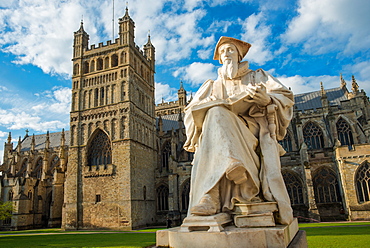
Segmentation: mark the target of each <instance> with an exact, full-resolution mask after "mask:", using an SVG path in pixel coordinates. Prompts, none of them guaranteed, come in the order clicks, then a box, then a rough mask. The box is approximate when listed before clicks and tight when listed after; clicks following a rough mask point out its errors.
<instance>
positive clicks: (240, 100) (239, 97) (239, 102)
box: [192, 91, 253, 127]
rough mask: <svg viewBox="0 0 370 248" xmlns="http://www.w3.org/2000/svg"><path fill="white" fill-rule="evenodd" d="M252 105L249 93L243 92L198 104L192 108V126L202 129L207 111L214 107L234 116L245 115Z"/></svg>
mask: <svg viewBox="0 0 370 248" xmlns="http://www.w3.org/2000/svg"><path fill="white" fill-rule="evenodd" d="M252 104H253V99H252V97H251V96H250V93H249V92H247V91H243V92H241V93H239V94H236V95H233V96H231V97H229V98H227V99H216V100H211V101H208V102H204V103H200V104H198V105H196V106H194V107H193V109H192V115H193V119H194V124H195V126H197V127H202V125H203V121H204V118H205V115H206V113H207V111H208V110H209V109H210V108H212V107H215V106H224V107H226V108H228V109H229V110H230V111H231V112H233V113H235V114H236V115H239V114H243V113H245V112H246V111H247V110H248V109H249V108H250V107H251V106H252Z"/></svg>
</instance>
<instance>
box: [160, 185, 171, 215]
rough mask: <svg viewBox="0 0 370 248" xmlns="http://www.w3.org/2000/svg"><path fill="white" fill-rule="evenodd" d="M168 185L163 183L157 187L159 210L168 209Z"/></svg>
mask: <svg viewBox="0 0 370 248" xmlns="http://www.w3.org/2000/svg"><path fill="white" fill-rule="evenodd" d="M168 195H169V191H168V187H167V186H165V185H161V186H159V187H158V188H157V211H166V210H168Z"/></svg>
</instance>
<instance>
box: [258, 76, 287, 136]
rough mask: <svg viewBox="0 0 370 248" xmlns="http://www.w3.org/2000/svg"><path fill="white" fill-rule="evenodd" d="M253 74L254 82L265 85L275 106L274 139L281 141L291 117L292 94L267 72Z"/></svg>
mask: <svg viewBox="0 0 370 248" xmlns="http://www.w3.org/2000/svg"><path fill="white" fill-rule="evenodd" d="M255 73H256V75H255V80H256V82H261V83H263V84H265V86H266V91H267V93H268V94H269V96H270V97H271V99H272V103H273V104H275V105H276V106H277V109H276V112H275V122H276V123H275V124H276V138H277V140H282V139H283V138H284V136H285V134H286V129H287V128H288V125H289V123H290V120H291V119H292V117H293V105H294V96H293V92H292V91H291V90H289V89H288V88H287V87H285V86H284V85H283V84H282V83H281V82H280V81H279V80H278V79H276V78H275V77H273V76H271V75H270V74H269V73H268V72H266V71H264V70H262V69H258V70H257V71H256V72H255Z"/></svg>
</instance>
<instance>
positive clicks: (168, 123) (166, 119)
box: [156, 113, 184, 132]
mask: <svg viewBox="0 0 370 248" xmlns="http://www.w3.org/2000/svg"><path fill="white" fill-rule="evenodd" d="M182 119H184V113H182ZM158 120H159V118H158V117H157V118H156V126H157V128H158ZM162 121H163V131H164V132H167V131H170V130H172V128H173V129H174V130H177V129H179V114H172V115H163V116H162Z"/></svg>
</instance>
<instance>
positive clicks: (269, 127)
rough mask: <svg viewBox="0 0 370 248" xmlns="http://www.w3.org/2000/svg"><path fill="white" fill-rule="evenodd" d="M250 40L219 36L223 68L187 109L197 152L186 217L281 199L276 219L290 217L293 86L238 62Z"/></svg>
mask: <svg viewBox="0 0 370 248" xmlns="http://www.w3.org/2000/svg"><path fill="white" fill-rule="evenodd" d="M250 47H251V45H250V44H248V43H246V42H244V41H241V40H237V39H234V38H229V37H221V38H220V40H219V41H218V43H217V45H216V48H215V53H214V59H215V60H219V61H220V63H221V64H222V67H221V68H219V70H218V78H217V79H216V80H215V81H213V80H207V81H206V82H205V83H203V85H202V86H201V87H200V88H199V90H198V92H197V93H196V94H195V96H194V97H193V100H192V101H191V102H190V104H189V105H188V106H187V107H186V109H185V119H184V123H185V127H186V135H187V140H186V142H185V145H184V148H185V150H187V151H189V152H195V155H194V160H193V168H192V177H191V189H190V190H191V191H190V204H189V211H188V216H194V215H195V216H212V215H215V214H218V213H230V212H231V211H232V210H233V208H234V206H235V204H236V203H261V202H276V203H277V206H278V214H277V222H278V223H281V224H290V223H291V222H292V221H293V214H292V209H291V206H290V200H289V196H288V193H287V191H286V188H285V184H284V181H283V177H282V175H281V171H280V169H281V168H280V167H281V165H280V156H281V155H283V154H284V153H285V151H284V149H283V148H282V147H281V146H280V144H279V143H278V142H277V140H281V139H283V138H284V136H285V134H286V128H287V127H288V125H289V122H290V120H291V118H292V114H293V108H292V107H293V104H294V100H293V93H292V92H291V91H290V90H289V89H287V88H286V87H285V86H284V85H282V84H281V83H280V82H279V81H278V80H277V79H276V78H274V77H273V76H271V75H270V74H269V73H268V72H266V71H264V70H262V69H258V70H256V71H253V70H250V69H249V66H248V62H247V61H244V62H241V60H242V59H243V57H244V56H245V55H246V54H247V52H248V50H249V48H250Z"/></svg>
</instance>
